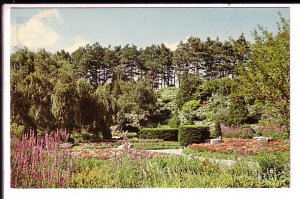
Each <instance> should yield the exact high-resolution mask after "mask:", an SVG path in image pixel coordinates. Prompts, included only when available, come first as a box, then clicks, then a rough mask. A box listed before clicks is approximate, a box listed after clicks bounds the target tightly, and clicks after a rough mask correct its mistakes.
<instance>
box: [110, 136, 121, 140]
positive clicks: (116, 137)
mask: <svg viewBox="0 0 300 199" xmlns="http://www.w3.org/2000/svg"><path fill="white" fill-rule="evenodd" d="M112 139H116V140H119V139H121V137H120V136H112Z"/></svg>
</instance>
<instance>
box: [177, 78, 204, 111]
mask: <svg viewBox="0 0 300 199" xmlns="http://www.w3.org/2000/svg"><path fill="white" fill-rule="evenodd" d="M199 84H201V80H200V79H199V77H197V76H196V75H194V74H190V73H183V75H182V77H181V83H180V86H179V90H178V93H177V96H176V104H177V107H178V108H179V109H181V107H182V106H183V104H184V103H186V102H188V101H189V100H192V99H193V94H194V93H195V92H196V89H197V86H198V85H199Z"/></svg>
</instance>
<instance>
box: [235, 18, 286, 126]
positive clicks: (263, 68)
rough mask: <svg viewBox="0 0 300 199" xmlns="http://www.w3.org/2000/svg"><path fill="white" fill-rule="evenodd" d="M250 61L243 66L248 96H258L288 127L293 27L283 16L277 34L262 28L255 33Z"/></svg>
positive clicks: (241, 79) (258, 99)
mask: <svg viewBox="0 0 300 199" xmlns="http://www.w3.org/2000/svg"><path fill="white" fill-rule="evenodd" d="M253 36H254V40H255V43H254V44H253V45H252V46H251V50H252V53H251V56H250V60H249V62H247V63H246V64H244V65H242V67H241V71H240V73H241V78H240V82H241V83H240V85H242V86H243V87H242V88H243V90H244V95H245V97H255V99H256V100H257V101H260V102H262V103H263V104H265V106H269V107H272V108H273V109H275V110H276V112H277V113H278V114H279V115H281V116H282V117H283V118H284V120H283V124H284V125H285V126H286V127H287V128H288V127H289V112H290V104H289V103H290V88H289V85H290V73H289V70H290V25H289V22H288V21H287V20H286V19H284V18H283V17H282V16H280V23H278V33H277V34H275V35H274V34H273V33H271V32H268V31H267V30H266V29H265V28H263V27H259V32H258V31H254V33H253Z"/></svg>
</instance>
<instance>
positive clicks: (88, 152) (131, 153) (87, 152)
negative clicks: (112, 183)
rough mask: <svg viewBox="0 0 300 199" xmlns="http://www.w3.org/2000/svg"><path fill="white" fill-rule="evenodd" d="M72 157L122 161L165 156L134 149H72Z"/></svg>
mask: <svg viewBox="0 0 300 199" xmlns="http://www.w3.org/2000/svg"><path fill="white" fill-rule="evenodd" d="M72 155H73V156H74V157H77V158H80V159H92V158H96V159H101V160H105V159H120V158H121V159H122V158H131V159H137V158H142V159H150V158H157V157H162V156H164V154H160V153H151V152H148V151H144V150H134V149H126V150H121V149H112V148H107V149H80V150H76V149H72Z"/></svg>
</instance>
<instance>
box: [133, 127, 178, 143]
mask: <svg viewBox="0 0 300 199" xmlns="http://www.w3.org/2000/svg"><path fill="white" fill-rule="evenodd" d="M138 137H139V138H140V139H163V140H165V141H178V129H176V128H143V129H141V130H140V132H139V133H138Z"/></svg>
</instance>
